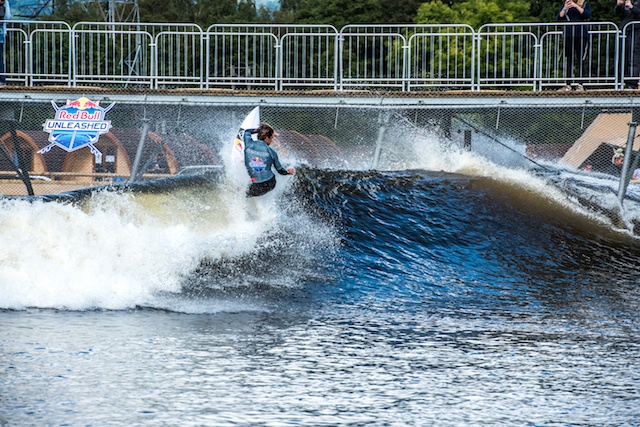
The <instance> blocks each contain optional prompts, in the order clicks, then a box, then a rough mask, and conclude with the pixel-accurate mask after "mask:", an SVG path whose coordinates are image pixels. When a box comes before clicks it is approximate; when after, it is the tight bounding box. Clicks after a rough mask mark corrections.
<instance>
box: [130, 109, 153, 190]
mask: <svg viewBox="0 0 640 427" xmlns="http://www.w3.org/2000/svg"><path fill="white" fill-rule="evenodd" d="M147 132H149V119H147V118H146V117H144V118H143V119H142V133H141V134H140V142H139V143H138V150H137V151H136V158H135V160H134V161H133V167H132V168H131V176H130V177H129V182H130V183H131V182H134V181H135V180H136V176H137V175H138V168H139V167H140V158H141V157H142V150H143V149H144V140H145V139H146V138H147Z"/></svg>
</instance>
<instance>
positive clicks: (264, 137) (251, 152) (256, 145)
mask: <svg viewBox="0 0 640 427" xmlns="http://www.w3.org/2000/svg"><path fill="white" fill-rule="evenodd" d="M252 133H257V134H258V140H257V141H255V140H254V139H253V138H251V134H252ZM277 135H278V134H277V133H275V131H274V130H273V128H272V127H271V126H270V125H268V124H267V123H261V124H260V127H259V128H258V129H247V130H245V132H244V165H245V167H246V169H247V172H248V173H249V176H250V177H251V186H250V187H249V189H248V190H247V196H248V197H256V196H262V195H263V194H266V193H268V192H269V191H271V190H273V189H274V188H275V187H276V176H275V175H274V174H273V172H272V170H271V168H272V167H273V168H275V169H276V171H278V173H279V174H280V175H293V174H294V173H295V170H294V169H293V168H288V169H285V168H284V167H282V165H281V164H280V160H279V159H278V154H277V153H276V152H275V151H274V150H273V149H272V148H271V147H269V146H270V145H271V142H272V141H273V138H274V137H276V136H277Z"/></svg>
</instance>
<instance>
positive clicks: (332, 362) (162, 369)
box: [0, 153, 640, 426]
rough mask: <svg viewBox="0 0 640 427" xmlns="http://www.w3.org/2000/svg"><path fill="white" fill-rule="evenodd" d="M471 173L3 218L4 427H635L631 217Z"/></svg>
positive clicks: (303, 173)
mask: <svg viewBox="0 0 640 427" xmlns="http://www.w3.org/2000/svg"><path fill="white" fill-rule="evenodd" d="M468 156H469V155H468V154H464V153H461V154H460V157H459V158H458V159H457V160H456V159H455V158H454V159H449V160H446V161H443V160H442V159H440V160H438V159H437V158H436V159H433V158H429V159H426V161H428V162H430V164H432V165H434V164H435V165H436V167H435V168H434V167H431V168H426V167H420V164H412V167H411V168H407V167H395V168H393V167H389V168H388V170H386V171H366V170H356V169H357V168H352V169H342V170H321V169H317V168H316V169H314V168H299V169H298V172H297V174H296V175H295V176H293V177H278V178H279V180H278V186H277V187H276V189H275V190H274V191H273V192H271V193H269V194H268V195H267V196H265V197H262V198H258V199H249V200H248V199H246V198H245V196H244V190H243V188H242V185H240V186H239V185H237V184H235V183H234V181H233V180H229V179H227V178H226V177H215V178H207V179H205V178H203V179H187V180H176V181H169V182H165V183H164V184H162V185H160V184H152V185H149V186H148V187H147V188H137V189H120V190H117V191H113V190H101V191H96V192H83V193H78V194H70V195H65V196H64V197H59V198H53V199H50V200H47V201H45V200H36V201H25V200H3V201H2V202H0V203H1V206H0V239H1V241H2V249H1V250H0V308H1V309H0V323H2V325H3V327H2V328H0V347H1V348H2V354H3V360H4V361H5V363H6V366H7V369H6V370H5V371H6V372H5V374H6V378H7V380H6V381H5V382H4V383H3V384H0V396H3V397H4V402H5V404H4V405H2V408H0V424H6V425H50V424H65V425H75V424H83V423H86V420H88V419H90V420H92V422H95V423H97V424H101V425H107V424H112V423H114V422H118V424H122V425H158V424H170V425H181V424H184V422H185V420H189V421H188V422H190V423H191V424H193V425H219V426H237V425H268V426H280V425H291V424H296V425H305V426H315V425H358V426H359V425H371V426H407V425H439V426H468V425H478V426H479V425H513V426H519V425H528V424H530V425H603V426H604V425H610V426H614V425H635V423H636V421H637V419H638V409H637V408H638V397H637V390H638V376H637V372H638V369H640V365H639V364H638V358H637V351H638V348H639V347H640V324H639V323H638V317H637V310H638V307H639V306H640V292H639V289H638V267H637V266H638V265H640V246H639V245H638V242H637V238H636V237H635V235H634V232H633V223H634V220H635V213H634V210H633V209H631V207H632V206H633V205H632V204H631V203H630V204H629V205H627V208H626V209H627V211H626V212H623V213H620V214H619V215H618V216H617V218H616V220H615V221H612V220H611V217H612V216H613V215H611V214H612V212H618V211H616V210H615V209H617V208H616V207H615V200H616V199H615V195H613V193H612V191H610V189H609V187H610V183H609V182H608V181H607V180H606V179H602V180H595V181H594V179H593V178H592V177H589V178H588V180H587V178H582V177H575V176H572V175H570V174H567V173H565V172H557V173H552V174H550V173H548V172H545V173H540V172H536V171H530V170H526V169H520V168H515V169H514V168H512V169H509V168H504V167H498V166H495V165H494V164H493V163H491V162H489V161H486V160H484V159H478V160H476V161H475V162H474V161H473V159H469V158H468ZM405 161H406V160H402V159H400V160H399V159H398V158H396V159H395V160H394V162H397V163H395V164H396V165H400V164H402V163H404V162H405ZM438 162H441V163H439V164H438ZM418 163H419V162H418ZM438 165H439V166H438ZM434 170H438V171H437V172H436V171H434ZM440 170H441V171H440ZM594 200H597V202H598V203H595V202H594ZM607 204H610V205H611V208H607ZM594 205H597V206H598V209H594V208H593V206H594ZM620 224H622V225H623V226H622V227H621V226H620ZM629 226H630V227H631V228H630V227H629Z"/></svg>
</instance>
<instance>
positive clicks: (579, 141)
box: [0, 97, 640, 197]
mask: <svg viewBox="0 0 640 427" xmlns="http://www.w3.org/2000/svg"><path fill="white" fill-rule="evenodd" d="M552 101H553V100H549V102H548V103H546V104H538V105H535V106H532V105H525V104H518V105H515V104H514V105H508V104H506V105H505V103H504V102H496V103H494V104H493V105H490V104H488V103H484V104H476V105H473V106H462V105H456V106H455V107H454V106H450V107H447V106H445V105H444V104H442V105H437V102H435V101H434V103H432V104H431V105H424V104H418V103H417V102H416V103H415V104H414V105H404V106H402V107H397V108H394V107H385V108H381V107H379V106H376V104H377V102H375V100H372V102H371V103H370V104H369V105H366V106H358V105H355V104H353V103H352V104H349V103H346V104H343V105H338V106H326V105H325V106H314V105H313V103H312V102H307V103H306V104H305V102H304V101H303V100H301V101H300V102H299V103H298V105H296V106H283V105H275V104H274V105H264V106H263V107H261V113H262V119H263V120H264V121H267V122H269V123H270V124H272V125H273V126H274V127H275V129H276V130H277V132H278V133H279V136H278V138H277V140H276V142H275V143H274V147H275V148H276V150H277V151H278V152H279V153H280V156H281V159H282V160H283V162H284V163H287V164H294V165H295V166H297V167H308V168H320V169H335V170H382V171H400V170H402V171H405V170H411V169H423V170H430V171H435V172H439V171H444V172H445V173H453V174H460V173H463V174H471V175H478V174H479V175H483V174H485V175H486V176H487V177H490V178H491V177H492V174H495V173H496V172H495V170H494V171H493V172H491V171H490V170H489V169H490V168H487V169H486V170H483V169H482V168H483V167H484V166H480V165H483V164H490V165H494V166H492V167H491V168H493V167H498V168H503V169H504V170H520V169H522V170H526V171H529V172H528V173H534V174H535V173H544V174H547V175H549V176H557V175H558V174H560V173H568V174H569V176H571V177H573V178H572V179H579V180H582V182H583V183H584V184H585V185H590V186H593V185H594V183H597V185H598V186H600V187H601V188H603V189H604V190H603V191H608V192H609V193H611V194H614V193H618V192H619V191H620V188H622V187H621V183H622V186H623V189H624V192H623V193H622V195H623V196H625V197H629V194H632V196H633V194H634V193H635V191H628V189H627V187H626V185H627V183H628V182H630V184H628V185H629V186H630V187H629V188H631V189H632V190H634V186H636V185H638V188H640V184H637V183H636V181H638V182H640V172H639V173H638V174H637V177H636V174H635V173H634V170H635V169H636V168H637V163H638V154H637V153H638V150H639V149H640V143H639V142H637V141H638V136H639V135H638V132H637V131H636V128H635V126H634V123H635V120H636V119H637V117H638V111H636V109H635V108H633V106H632V105H629V106H628V107H627V106H620V105H619V104H618V105H612V106H602V105H598V106H596V105H593V104H592V103H588V102H585V103H584V104H582V105H578V104H572V105H570V106H567V105H560V104H559V103H553V102H552ZM254 106H255V105H249V104H248V103H247V105H242V104H240V103H239V104H237V105H235V106H228V105H213V104H208V105H185V104H181V103H173V104H169V103H166V104H161V103H153V104H151V103H147V104H145V103H139V102H131V103H128V102H123V101H120V102H118V103H113V102H109V101H105V100H102V101H92V100H90V99H88V98H84V97H81V98H78V99H56V100H53V101H51V102H45V101H33V102H30V103H25V102H21V103H18V102H15V103H7V102H5V103H4V104H3V105H2V108H1V109H0V193H1V194H2V195H4V196H26V195H30V194H33V195H42V194H59V193H64V192H68V191H72V190H78V189H87V188H88V189H91V188H96V187H104V186H109V185H121V184H124V183H131V182H142V181H149V180H155V179H159V178H169V179H171V178H172V177H176V176H182V175H185V174H187V175H192V174H196V173H202V172H205V173H206V172H214V173H216V174H220V172H222V171H224V170H225V169H226V167H227V166H228V165H229V162H230V161H231V160H230V152H231V147H232V144H233V140H234V138H235V134H236V132H237V130H238V127H239V125H240V123H241V122H242V120H243V119H244V116H245V115H246V114H247V113H248V112H249V111H250V110H251V109H252V108H253V107H254ZM629 141H632V143H633V147H628V145H627V143H628V142H629ZM467 156H472V158H474V159H475V160H474V161H475V162H476V163H475V166H474V167H472V168H471V169H469V165H468V161H467V160H462V159H467ZM485 162H487V163H485ZM625 168H626V169H625ZM636 178H638V179H637V180H636Z"/></svg>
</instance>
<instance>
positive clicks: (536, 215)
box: [0, 169, 640, 312]
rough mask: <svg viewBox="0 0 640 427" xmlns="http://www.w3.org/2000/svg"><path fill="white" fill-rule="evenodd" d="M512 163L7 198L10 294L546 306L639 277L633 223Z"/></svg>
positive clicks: (1, 293)
mask: <svg viewBox="0 0 640 427" xmlns="http://www.w3.org/2000/svg"><path fill="white" fill-rule="evenodd" d="M516 174H519V175H522V177H521V178H517V175H512V176H511V177H510V178H509V179H508V180H501V179H496V178H489V177H478V176H470V175H468V174H467V175H465V174H461V173H445V172H437V173H436V172H428V171H423V170H413V171H389V172H372V171H331V170H317V169H301V170H300V171H299V173H298V174H297V175H296V176H295V177H280V181H279V185H278V188H277V189H276V190H275V191H274V192H272V193H271V194H269V195H268V196H266V197H263V198H258V199H246V198H245V197H244V195H243V192H242V191H238V188H237V187H236V186H234V185H229V184H228V183H226V181H225V180H224V179H214V180H207V179H202V180H189V181H186V182H183V183H180V184H179V185H175V186H174V187H168V188H163V189H162V191H146V192H144V191H143V192H140V191H107V190H103V191H97V192H94V193H89V194H84V195H83V196H82V197H79V198H78V199H77V200H75V201H73V202H69V201H68V200H67V199H64V200H63V201H59V202H55V201H53V202H51V201H49V202H45V201H32V202H27V201H24V200H5V201H4V202H3V206H2V209H0V233H1V234H2V241H3V250H2V252H1V255H0V265H1V266H2V269H1V271H0V283H1V284H2V287H0V307H2V308H7V309H24V308H28V307H38V308H60V309H69V310H93V309H109V310H120V309H128V308H135V307H154V308H162V309H166V310H171V311H178V312H201V311H205V312H206V311H210V310H214V311H215V310H218V309H221V310H226V309H228V306H227V305H225V304H229V303H230V302H229V298H230V297H231V298H232V299H236V302H235V303H238V301H237V298H235V296H237V295H238V294H242V295H243V296H244V297H245V298H244V299H243V301H242V303H243V304H245V305H243V306H242V307H244V308H247V307H251V306H252V304H257V305H258V306H259V307H260V309H264V308H265V307H264V304H267V305H268V304H269V303H270V300H271V299H272V298H275V299H277V298H276V297H279V296H282V295H292V294H296V293H300V292H302V293H306V294H309V293H310V294H311V297H312V298H311V300H314V301H316V302H319V303H326V302H327V300H326V299H328V300H330V301H332V302H339V303H345V304H358V305H359V304H363V303H364V304H370V303H372V304H373V305H374V306H377V305H381V306H385V305H386V304H387V303H389V302H391V301H393V302H394V303H398V302H400V301H401V302H402V304H421V305H427V306H433V307H434V308H436V307H442V306H443V304H444V305H449V304H451V305H452V306H453V307H455V306H459V305H460V304H461V303H462V301H465V300H469V303H473V304H474V305H476V304H478V305H480V306H485V305H488V306H491V305H494V304H505V300H508V301H511V302H512V303H513V304H514V306H517V307H519V308H520V309H523V310H524V309H526V308H527V307H529V308H530V309H531V310H539V309H540V308H541V307H544V306H545V305H546V304H554V303H557V301H558V297H560V298H564V297H565V296H566V295H573V294H574V292H604V291H605V290H606V289H609V288H611V287H612V286H614V285H615V286H622V287H627V286H633V285H634V284H635V283H636V276H637V270H636V267H635V266H636V265H638V264H639V262H638V261H640V260H639V258H638V256H639V255H640V251H639V248H638V245H637V239H636V238H635V237H634V236H633V234H632V233H629V232H628V231H626V232H625V231H621V230H616V229H615V227H613V226H612V224H611V223H607V222H606V217H604V216H602V215H600V216H598V214H597V213H594V212H592V211H589V210H588V209H586V208H585V207H584V206H581V205H579V204H577V203H573V202H571V200H570V197H568V196H566V195H565V194H564V193H562V192H561V191H560V190H559V189H558V187H557V186H551V185H550V184H549V183H548V181H546V180H545V179H543V178H540V177H536V176H535V175H533V174H531V173H529V172H523V171H518V172H517V173H516ZM518 179H519V180H520V182H519V181H518ZM605 197H612V196H611V195H606V194H605ZM267 290H268V291H267ZM314 292H318V293H319V294H318V295H315V294H314ZM256 295H257V297H256V298H255V300H252V296H256ZM265 295H268V297H267V298H265ZM307 297H309V295H307ZM211 300H213V301H215V302H220V301H226V302H225V303H224V304H222V303H221V305H217V304H213V305H211V304H210V302H211ZM305 300H309V298H306V299H305ZM369 300H371V301H369ZM453 307H452V308H453Z"/></svg>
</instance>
